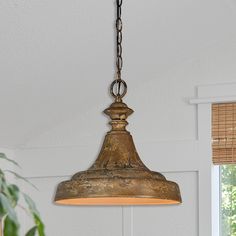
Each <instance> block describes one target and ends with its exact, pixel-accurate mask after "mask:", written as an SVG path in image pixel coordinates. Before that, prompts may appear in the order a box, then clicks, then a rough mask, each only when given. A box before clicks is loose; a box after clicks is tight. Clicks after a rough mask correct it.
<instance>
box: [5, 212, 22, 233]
mask: <svg viewBox="0 0 236 236" xmlns="http://www.w3.org/2000/svg"><path fill="white" fill-rule="evenodd" d="M3 225H4V226H3V228H4V235H9V236H19V234H18V231H19V225H18V224H16V222H15V221H14V220H12V219H11V218H10V217H9V216H7V217H6V218H5V219H4V221H3Z"/></svg>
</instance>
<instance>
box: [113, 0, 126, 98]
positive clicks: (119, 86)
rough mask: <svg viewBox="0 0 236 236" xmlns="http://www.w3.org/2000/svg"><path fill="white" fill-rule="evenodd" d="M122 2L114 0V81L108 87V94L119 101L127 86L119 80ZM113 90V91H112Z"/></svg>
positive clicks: (121, 59)
mask: <svg viewBox="0 0 236 236" xmlns="http://www.w3.org/2000/svg"><path fill="white" fill-rule="evenodd" d="M122 2H123V0H116V6H117V18H116V70H117V71H116V74H117V75H116V79H115V81H113V83H112V84H111V87H110V92H111V95H112V96H113V97H115V98H116V99H118V100H121V98H123V97H124V96H125V94H126V92H127V85H126V83H125V81H124V80H122V79H121V70H122V67H123V58H122V27H123V25H122V19H121V7H122ZM114 90H115V91H114Z"/></svg>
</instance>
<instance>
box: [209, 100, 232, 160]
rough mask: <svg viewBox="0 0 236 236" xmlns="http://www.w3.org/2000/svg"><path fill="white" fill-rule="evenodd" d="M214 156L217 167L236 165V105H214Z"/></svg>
mask: <svg viewBox="0 0 236 236" xmlns="http://www.w3.org/2000/svg"><path fill="white" fill-rule="evenodd" d="M212 155H213V163H214V164H215V165H224V164H236V103H220V104H213V105H212Z"/></svg>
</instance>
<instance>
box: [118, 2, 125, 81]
mask: <svg viewBox="0 0 236 236" xmlns="http://www.w3.org/2000/svg"><path fill="white" fill-rule="evenodd" d="M116 5H117V18H116V56H117V58H116V67H117V79H118V80H121V70H122V67H123V58H122V19H121V6H122V0H116Z"/></svg>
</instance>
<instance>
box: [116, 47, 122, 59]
mask: <svg viewBox="0 0 236 236" xmlns="http://www.w3.org/2000/svg"><path fill="white" fill-rule="evenodd" d="M117 55H118V56H121V55H122V47H121V45H120V44H118V45H117Z"/></svg>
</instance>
